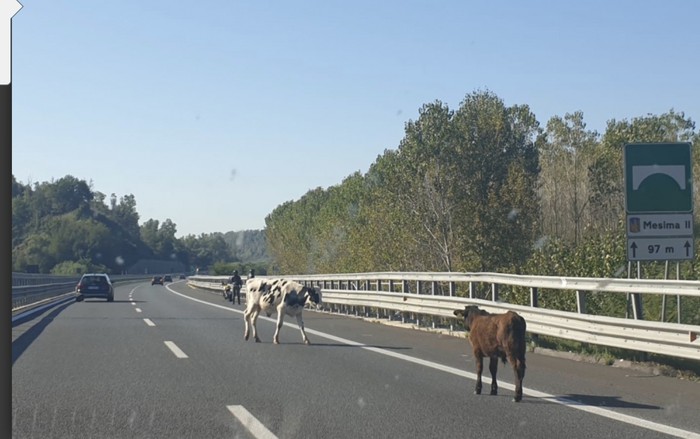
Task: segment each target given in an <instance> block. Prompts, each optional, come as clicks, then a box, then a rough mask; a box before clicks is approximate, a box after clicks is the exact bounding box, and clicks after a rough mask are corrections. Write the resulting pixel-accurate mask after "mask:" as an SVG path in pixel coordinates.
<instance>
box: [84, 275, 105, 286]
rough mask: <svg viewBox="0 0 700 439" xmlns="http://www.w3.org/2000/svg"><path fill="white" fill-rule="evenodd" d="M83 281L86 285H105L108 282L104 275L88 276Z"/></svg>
mask: <svg viewBox="0 0 700 439" xmlns="http://www.w3.org/2000/svg"><path fill="white" fill-rule="evenodd" d="M81 283H82V284H85V285H104V284H106V283H107V279H106V278H105V277H104V276H86V277H84V278H83V280H82V282H81Z"/></svg>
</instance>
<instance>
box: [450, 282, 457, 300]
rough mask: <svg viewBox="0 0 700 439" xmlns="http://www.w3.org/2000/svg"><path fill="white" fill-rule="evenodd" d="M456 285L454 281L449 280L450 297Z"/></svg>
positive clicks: (453, 293)
mask: <svg viewBox="0 0 700 439" xmlns="http://www.w3.org/2000/svg"><path fill="white" fill-rule="evenodd" d="M456 285H457V284H455V283H454V282H450V297H452V296H454V295H455V289H456V288H457V287H456Z"/></svg>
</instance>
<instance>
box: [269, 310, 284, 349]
mask: <svg viewBox="0 0 700 439" xmlns="http://www.w3.org/2000/svg"><path fill="white" fill-rule="evenodd" d="M283 323H284V302H282V303H280V305H279V306H278V307H277V329H276V330H275V335H274V336H273V337H272V342H273V343H274V344H280V329H282V324H283Z"/></svg>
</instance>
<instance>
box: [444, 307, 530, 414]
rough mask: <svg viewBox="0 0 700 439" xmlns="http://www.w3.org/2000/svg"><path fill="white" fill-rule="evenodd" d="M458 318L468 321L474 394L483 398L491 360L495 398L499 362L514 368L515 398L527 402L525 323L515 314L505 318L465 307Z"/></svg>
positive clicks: (459, 311)
mask: <svg viewBox="0 0 700 439" xmlns="http://www.w3.org/2000/svg"><path fill="white" fill-rule="evenodd" d="M454 315H455V316H457V317H462V318H463V319H464V326H465V327H466V329H467V331H469V341H470V342H471V345H472V349H473V351H474V357H475V358H476V388H475V389H474V393H476V394H477V395H480V394H481V373H482V371H483V369H484V357H489V358H490V361H489V371H491V395H497V394H498V383H497V382H496V372H497V371H498V359H499V358H500V359H501V361H503V364H505V363H506V359H507V360H508V361H509V362H510V364H511V365H512V366H513V373H514V374H515V397H514V398H513V400H514V401H515V402H519V401H520V400H521V399H523V378H524V377H525V348H526V345H525V329H526V325H525V319H524V318H522V317H521V316H520V315H518V314H517V313H514V312H513V311H508V312H507V313H505V314H490V313H488V312H486V311H484V310H482V309H479V307H477V306H465V307H464V309H463V310H461V309H460V310H457V311H455V312H454Z"/></svg>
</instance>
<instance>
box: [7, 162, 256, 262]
mask: <svg viewBox="0 0 700 439" xmlns="http://www.w3.org/2000/svg"><path fill="white" fill-rule="evenodd" d="M139 220H140V217H139V214H138V212H137V209H136V199H135V197H134V196H133V195H125V196H123V197H119V198H118V197H117V196H116V195H115V194H111V195H110V197H109V201H107V197H106V196H105V194H103V193H101V192H97V191H93V190H92V188H91V185H90V184H89V183H87V182H86V181H84V180H80V179H78V178H75V177H73V176H71V175H67V176H65V177H63V178H60V179H58V180H56V181H51V182H43V183H37V184H34V185H30V184H26V185H25V184H21V183H19V182H17V180H16V179H15V177H14V176H12V269H13V271H18V272H37V273H53V274H65V275H69V274H79V273H86V272H90V271H105V272H108V273H126V272H129V269H130V268H131V267H134V266H135V264H137V263H138V262H139V261H141V262H142V263H141V264H140V265H139V266H143V265H144V263H143V261H150V265H151V266H153V267H178V271H194V270H195V268H196V267H209V266H213V265H214V264H216V263H229V262H234V261H243V262H247V261H248V260H247V259H245V258H253V257H254V258H255V259H254V261H253V262H258V261H261V260H265V256H266V255H265V254H264V248H262V250H261V244H260V236H261V234H262V232H261V231H245V232H230V233H233V235H234V236H238V239H234V240H233V242H227V240H226V239H225V235H224V234H223V233H212V234H201V235H199V236H194V235H187V236H185V237H183V238H177V237H176V233H177V225H176V224H175V223H174V222H173V221H171V220H170V219H166V220H165V221H162V222H161V221H159V220H156V219H149V220H147V221H145V222H143V224H141V225H139ZM249 235H250V238H249ZM158 261H160V263H156V262H158ZM166 262H169V263H166Z"/></svg>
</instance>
